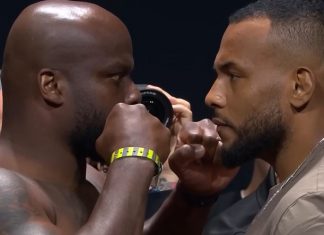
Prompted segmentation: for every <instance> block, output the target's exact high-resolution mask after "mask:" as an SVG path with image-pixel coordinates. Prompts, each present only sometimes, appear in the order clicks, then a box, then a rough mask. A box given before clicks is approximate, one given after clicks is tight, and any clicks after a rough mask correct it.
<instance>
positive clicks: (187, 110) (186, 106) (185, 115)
mask: <svg viewBox="0 0 324 235" xmlns="http://www.w3.org/2000/svg"><path fill="white" fill-rule="evenodd" d="M147 87H148V88H150V89H155V90H158V91H160V92H162V93H163V94H164V95H165V96H166V97H167V98H168V99H169V100H170V102H171V105H172V109H173V113H174V117H173V120H172V125H171V127H170V131H171V134H172V137H171V152H173V151H174V149H175V147H176V145H177V136H178V133H179V130H180V129H181V127H182V125H183V124H184V123H187V122H191V121H192V111H191V105H190V103H189V102H188V101H186V100H184V99H181V98H176V97H174V96H172V95H170V94H169V93H168V92H166V91H165V90H163V89H162V88H160V87H158V86H153V85H147Z"/></svg>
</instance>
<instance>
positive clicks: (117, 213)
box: [0, 1, 236, 235]
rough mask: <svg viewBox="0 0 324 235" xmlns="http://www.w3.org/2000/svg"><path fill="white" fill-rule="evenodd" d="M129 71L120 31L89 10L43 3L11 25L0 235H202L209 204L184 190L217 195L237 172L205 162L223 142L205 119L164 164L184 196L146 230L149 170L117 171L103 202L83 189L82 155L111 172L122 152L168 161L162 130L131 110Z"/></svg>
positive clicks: (128, 49)
mask: <svg viewBox="0 0 324 235" xmlns="http://www.w3.org/2000/svg"><path fill="white" fill-rule="evenodd" d="M133 66H134V61H133V55H132V43H131V38H130V35H129V33H128V30H127V28H126V27H125V26H124V24H123V23H122V22H121V21H120V20H119V19H118V18H117V17H115V16H114V15H112V14H111V13H109V12H108V11H106V10H105V9H103V8H101V7H99V6H97V5H94V4H91V3H86V2H77V1H42V2H39V3H36V4H33V5H30V6H29V7H27V8H26V9H24V10H23V12H22V13H21V14H20V15H19V16H18V18H17V19H16V21H15V23H14V25H13V26H12V28H11V31H10V33H9V35H8V38H7V42H6V46H5V53H4V62H3V67H2V75H1V77H2V83H3V98H4V110H3V129H2V132H1V136H0V233H1V234H2V233H4V234H96V235H100V234H114V235H115V234H118V235H123V234H125V235H130V234H154V235H158V234H170V235H172V234H188V235H190V234H200V233H201V230H202V227H203V225H204V223H205V220H206V218H207V215H208V212H209V209H210V206H211V205H209V206H206V207H196V206H193V205H191V204H190V203H188V201H186V199H185V197H184V196H183V193H182V192H183V191H186V193H191V194H192V195H193V196H195V197H199V198H200V197H206V196H210V195H213V194H215V193H217V192H219V191H220V190H222V189H223V188H224V187H226V185H227V184H228V183H229V182H230V180H231V178H232V177H233V176H234V175H235V173H236V171H235V170H232V171H230V170H227V171H221V170H220V171H218V169H219V168H220V166H218V165H216V164H214V162H213V161H211V159H213V157H214V156H215V151H216V146H217V144H218V140H219V139H218V135H217V133H216V128H215V125H214V124H212V123H211V122H210V121H206V120H205V121H202V122H197V123H191V124H190V125H188V126H187V127H186V128H184V130H183V131H182V132H181V133H182V134H181V136H182V137H181V142H182V143H183V144H184V145H183V146H179V147H178V149H177V150H176V151H175V152H174V153H173V154H172V155H171V157H170V161H169V163H170V167H171V168H172V169H173V170H174V171H175V173H176V174H177V176H178V177H179V181H180V182H179V185H180V186H182V189H183V191H181V192H180V191H179V190H178V189H175V190H174V192H173V193H172V194H171V195H170V197H169V198H168V199H167V200H166V202H165V203H164V205H163V206H162V207H161V209H160V210H159V211H158V213H157V214H156V215H155V216H154V217H152V219H151V220H150V221H148V222H146V223H145V227H144V211H145V205H146V200H147V192H148V189H149V186H150V183H151V181H152V177H153V175H154V172H155V165H154V163H153V162H152V161H149V160H143V159H139V158H134V157H131V158H127V159H121V160H116V161H114V162H113V163H112V164H111V165H110V166H109V170H108V172H107V179H106V181H105V183H104V185H103V190H102V193H101V194H100V195H98V193H97V191H96V190H95V188H94V187H93V186H92V185H90V184H89V183H87V181H86V180H85V172H86V158H87V157H90V158H92V159H93V160H98V159H100V160H101V161H108V162H109V160H110V156H111V153H112V152H113V151H114V150H116V149H118V148H120V147H126V146H141V147H146V148H151V149H153V150H154V151H155V152H156V153H157V154H158V155H159V157H160V159H161V161H162V162H165V161H166V158H167V157H168V155H169V152H170V131H169V130H168V129H167V128H166V127H164V126H163V125H162V124H161V123H160V122H159V120H158V119H157V118H155V117H153V116H152V115H150V114H149V113H148V112H147V110H146V109H145V107H144V106H143V105H141V104H138V103H139V102H140V93H139V91H138V90H137V88H136V86H135V84H134V82H133V81H132V80H131V78H130V73H131V71H132V69H133ZM211 145H214V147H212V146H211ZM207 147H208V151H207ZM205 149H206V151H205ZM143 227H144V229H143Z"/></svg>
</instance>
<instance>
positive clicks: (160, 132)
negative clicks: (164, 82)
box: [96, 103, 170, 164]
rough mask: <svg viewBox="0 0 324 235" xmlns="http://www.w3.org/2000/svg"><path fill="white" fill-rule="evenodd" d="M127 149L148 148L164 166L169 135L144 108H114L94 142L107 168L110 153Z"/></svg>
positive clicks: (168, 149) (168, 146)
mask: <svg viewBox="0 0 324 235" xmlns="http://www.w3.org/2000/svg"><path fill="white" fill-rule="evenodd" d="M128 146H134V147H144V148H150V149H152V150H154V151H155V153H156V154H158V156H159V158H160V161H161V162H162V163H163V162H164V161H165V160H166V159H167V157H168V155H169V152H170V131H169V129H168V128H166V127H165V126H164V125H163V124H162V123H161V122H160V121H159V120H158V119H157V118H156V117H154V116H153V115H151V114H150V113H149V112H148V111H147V109H146V108H145V106H144V105H142V104H135V105H127V104H124V103H119V104H116V105H115V106H114V107H113V109H112V110H111V112H110V113H109V115H108V117H107V119H106V124H105V128H104V130H103V132H102V134H101V135H100V136H99V138H98V139H97V141H96V149H97V152H98V153H99V154H100V155H101V156H102V157H103V158H104V159H105V160H106V161H107V162H108V164H109V162H110V156H111V154H112V153H113V151H115V150H117V149H119V148H122V147H128Z"/></svg>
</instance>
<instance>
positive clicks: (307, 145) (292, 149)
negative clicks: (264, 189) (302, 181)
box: [273, 128, 323, 182]
mask: <svg viewBox="0 0 324 235" xmlns="http://www.w3.org/2000/svg"><path fill="white" fill-rule="evenodd" d="M306 129H307V128H306ZM322 138H323V137H322V136H313V137H310V136H308V137H307V136H304V138H301V139H295V140H292V141H289V142H288V141H287V143H286V144H285V146H283V149H282V151H281V152H280V154H279V155H278V156H277V158H276V159H275V161H274V163H273V166H274V169H275V171H276V172H277V176H278V179H279V182H282V181H284V180H285V179H287V178H288V177H289V176H290V175H291V174H293V173H294V172H295V171H296V170H297V169H298V168H299V166H300V165H302V163H303V162H304V161H305V159H306V158H307V157H308V156H309V154H310V152H311V151H312V149H313V148H314V147H315V146H316V144H317V143H318V142H319V141H320V140H321V139H322Z"/></svg>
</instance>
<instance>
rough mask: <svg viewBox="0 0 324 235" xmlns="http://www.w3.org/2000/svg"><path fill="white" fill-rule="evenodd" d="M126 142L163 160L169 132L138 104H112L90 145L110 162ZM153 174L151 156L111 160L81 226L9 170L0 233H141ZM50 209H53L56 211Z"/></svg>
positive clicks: (2, 185)
mask: <svg viewBox="0 0 324 235" xmlns="http://www.w3.org/2000/svg"><path fill="white" fill-rule="evenodd" d="M130 117H131V118H130ZM139 137H140V138H139ZM126 146H139V147H146V148H150V149H153V150H154V151H155V152H156V153H158V155H159V156H160V160H161V161H162V162H164V161H165V160H166V158H167V156H168V155H169V151H170V132H169V130H168V129H167V128H166V127H164V126H163V125H162V123H160V121H159V120H158V119H157V118H155V117H153V116H152V115H150V114H149V113H148V112H147V110H146V109H145V107H144V106H143V105H126V104H118V105H116V106H115V108H114V109H112V110H111V112H110V115H109V116H108V117H107V121H106V126H105V128H104V131H103V133H102V134H101V136H100V137H99V138H98V140H97V143H96V147H97V151H98V153H99V154H100V155H101V156H102V157H103V158H104V159H105V160H106V161H107V162H110V161H109V160H110V156H111V154H112V152H113V151H114V150H116V149H119V148H121V147H126ZM4 171H5V172H7V170H4ZM154 172H155V163H154V162H153V161H151V160H147V159H140V158H135V157H129V158H123V159H119V160H116V161H114V162H113V163H112V164H111V165H110V167H109V171H108V177H107V179H106V181H105V184H104V185H103V190H102V193H101V195H100V197H99V199H98V200H97V202H96V205H95V207H94V209H93V210H92V211H91V214H90V216H89V218H88V220H87V221H85V222H83V221H82V224H81V225H79V223H80V222H81V221H79V220H78V221H75V220H76V218H75V216H74V213H75V211H74V210H75V208H73V206H71V208H66V207H65V208H64V211H63V212H62V208H60V206H61V207H62V205H61V204H58V205H56V204H55V202H52V201H51V200H50V199H49V197H47V195H46V194H45V193H44V192H43V191H42V190H41V189H40V187H38V184H36V183H35V182H33V181H31V180H27V179H25V178H24V177H23V176H21V177H16V178H14V177H13V176H15V174H12V175H13V176H11V174H10V177H11V178H10V179H11V181H10V182H11V183H10V184H8V182H9V181H8V179H7V178H8V177H7V178H6V177H4V176H3V175H1V176H0V190H1V191H0V213H1V214H0V234H15V235H16V234H17V235H21V234H28V235H29V234H87V235H88V234H96V235H101V234H102V235H109V234H112V235H115V234H118V235H131V234H134V235H135V234H142V233H143V224H144V210H145V205H146V198H147V192H148V189H149V185H150V182H151V180H152V177H153V175H154ZM19 179H20V181H19ZM21 179H25V181H24V180H21ZM25 182H30V184H27V183H25ZM30 185H32V187H30ZM27 186H28V187H27ZM36 189H37V190H38V191H37V190H36ZM39 191H40V193H41V194H38V192H39ZM71 194H73V192H71ZM40 195H42V196H40ZM43 195H44V197H43ZM73 195H74V194H73ZM73 195H72V196H73ZM74 196H75V195H74ZM44 198H45V199H46V200H45V199H44ZM52 204H54V205H53V206H49V205H52ZM51 208H59V210H58V211H60V213H57V214H56V212H55V210H50V209H51ZM52 211H53V212H52ZM65 212H66V213H65ZM61 216H63V217H61ZM69 219H70V220H69ZM62 221H64V223H62ZM59 222H61V223H59ZM68 226H70V227H69V228H67V227H68Z"/></svg>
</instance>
